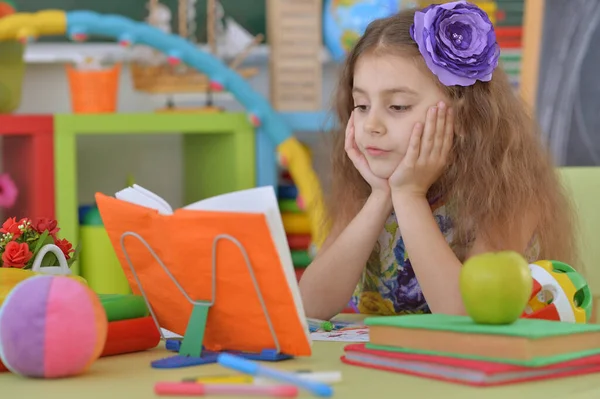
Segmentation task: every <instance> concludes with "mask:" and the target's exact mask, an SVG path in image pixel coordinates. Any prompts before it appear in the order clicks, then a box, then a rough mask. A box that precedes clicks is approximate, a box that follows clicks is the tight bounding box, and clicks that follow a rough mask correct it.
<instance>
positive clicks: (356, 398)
mask: <svg viewBox="0 0 600 399" xmlns="http://www.w3.org/2000/svg"><path fill="white" fill-rule="evenodd" d="M344 345H345V343H341V342H315V343H314V353H313V356H311V357H309V358H300V359H294V360H289V361H283V362H280V363H277V364H276V365H273V366H275V367H277V368H281V369H285V370H298V369H311V370H313V371H334V370H337V371H341V372H342V378H343V380H342V382H339V383H337V384H335V385H334V389H335V395H334V397H336V398H344V399H379V398H381V399H387V398H394V399H399V398H406V399H411V398H434V397H436V396H439V397H443V398H445V399H452V398H457V399H458V398H460V399H470V398H473V399H480V398H485V399H501V398H502V399H504V398H515V399H516V398H527V399H536V398H540V399H541V398H544V399H548V398H561V399H574V398H600V378H599V376H598V374H591V375H588V376H583V377H572V378H563V379H557V380H554V381H542V382H535V383H523V384H515V385H512V386H505V387H494V388H474V387H467V386H462V385H458V384H451V383H444V382H439V381H435V380H430V379H424V378H417V377H411V376H407V375H403V374H399V373H391V372H385V371H377V370H370V369H366V368H362V367H355V366H348V365H345V364H343V363H342V362H341V361H340V356H341V355H342V353H343V347H344ZM169 355H172V352H167V351H166V350H165V349H164V347H163V346H162V345H161V346H160V347H158V348H156V349H153V350H150V351H146V352H140V353H135V354H128V355H120V356H112V357H105V358H101V359H99V360H98V361H97V362H96V363H94V364H93V366H92V367H91V368H90V370H89V371H88V372H87V373H86V374H83V375H81V376H78V377H72V378H66V379H60V380H37V379H26V378H23V377H18V376H16V375H13V374H10V373H0V392H1V395H2V397H3V398H11V399H13V398H14V399H17V398H44V399H46V398H57V399H58V398H60V399H81V398H86V399H107V398H109V399H120V398H131V399H138V398H152V397H158V396H155V395H154V391H153V387H154V383H156V382H158V381H180V380H181V379H182V378H187V377H193V376H201V375H205V376H208V375H217V374H234V373H233V372H231V371H229V370H227V369H224V368H222V367H221V366H219V365H215V364H213V365H204V366H196V367H190V368H185V369H172V370H158V369H152V368H151V367H150V362H151V361H153V360H156V359H159V358H161V357H165V356H169ZM215 397H216V396H215ZM298 397H299V398H315V397H314V396H312V395H310V394H309V393H307V392H302V393H301V395H299V396H298ZM220 398H223V399H227V398H226V397H223V396H220Z"/></svg>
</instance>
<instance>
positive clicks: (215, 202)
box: [184, 186, 279, 213]
mask: <svg viewBox="0 0 600 399" xmlns="http://www.w3.org/2000/svg"><path fill="white" fill-rule="evenodd" d="M273 207H275V208H277V209H278V208H279V204H278V203H277V197H275V192H274V191H273V187H270V186H269V187H256V188H250V189H247V190H240V191H234V192H232V193H226V194H222V195H217V196H216V197H211V198H207V199H204V200H201V201H198V202H194V203H193V204H190V205H187V206H185V207H184V209H188V210H196V211H223V212H247V213H265V212H266V211H267V209H270V208H273Z"/></svg>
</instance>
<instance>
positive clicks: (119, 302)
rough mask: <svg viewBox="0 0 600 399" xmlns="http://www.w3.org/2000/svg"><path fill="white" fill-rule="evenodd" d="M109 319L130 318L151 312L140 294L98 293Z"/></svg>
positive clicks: (143, 315) (144, 315)
mask: <svg viewBox="0 0 600 399" xmlns="http://www.w3.org/2000/svg"><path fill="white" fill-rule="evenodd" d="M97 295H98V298H100V302H101V303H102V306H103V307H104V311H105V312H106V317H107V318H108V321H109V322H111V321H118V320H129V319H137V318H140V317H146V316H148V315H149V314H150V311H149V310H148V307H147V306H146V302H145V301H144V298H143V297H142V296H140V295H133V294H131V295H124V294H97Z"/></svg>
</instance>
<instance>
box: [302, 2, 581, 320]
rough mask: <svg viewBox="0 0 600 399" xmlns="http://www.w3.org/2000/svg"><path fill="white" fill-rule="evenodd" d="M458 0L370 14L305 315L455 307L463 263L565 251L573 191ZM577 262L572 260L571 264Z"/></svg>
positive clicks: (352, 68) (487, 32)
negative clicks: (486, 256) (568, 192)
mask: <svg viewBox="0 0 600 399" xmlns="http://www.w3.org/2000/svg"><path fill="white" fill-rule="evenodd" d="M498 57H499V48H498V45H497V43H496V38H495V34H494V30H493V26H492V24H491V23H490V21H489V19H488V17H487V15H486V14H485V13H484V12H483V11H481V10H480V9H479V8H477V7H476V6H474V5H472V4H469V3H466V2H463V1H458V2H453V3H446V4H442V5H432V6H429V7H427V8H425V9H423V10H419V11H415V10H406V11H403V12H401V13H399V14H397V15H394V16H392V17H389V18H386V19H380V20H376V21H374V22H373V23H371V24H370V25H369V27H368V28H367V30H366V32H365V34H364V35H363V37H362V38H361V39H360V40H359V41H358V43H357V44H356V46H355V47H354V49H353V50H352V51H351V52H350V54H349V55H348V57H347V60H346V63H345V66H344V69H343V72H342V74H341V78H340V82H339V87H338V90H337V96H336V99H337V116H338V118H339V120H340V122H341V123H342V126H346V128H345V131H340V132H338V133H336V134H335V136H334V145H333V154H332V161H333V165H332V166H333V178H332V187H331V198H330V203H329V209H328V216H329V220H328V224H329V226H330V227H331V228H330V233H329V236H328V238H327V239H326V241H325V242H324V244H323V246H322V247H321V249H320V251H319V253H318V255H317V256H316V257H315V259H314V260H313V262H312V264H311V265H310V266H309V267H308V269H307V270H306V272H305V273H304V275H303V277H302V280H301V281H300V290H301V293H302V297H303V302H304V306H305V309H306V313H307V316H308V317H314V318H320V319H328V318H330V317H332V316H334V315H335V314H337V313H339V312H340V311H341V310H342V309H343V308H345V307H346V305H347V304H348V301H349V300H350V304H351V305H352V306H354V307H355V309H356V310H357V311H359V312H361V313H370V314H383V315H392V314H403V313H429V312H435V313H448V314H464V312H465V310H464V308H463V304H462V300H461V296H460V292H459V284H458V281H459V273H460V269H461V266H462V263H463V262H464V261H465V260H466V259H467V258H468V257H470V256H473V255H475V254H479V253H484V252H490V251H500V250H514V251H517V252H519V253H521V254H523V255H524V256H525V257H526V259H527V260H529V261H530V262H531V261H534V260H536V259H555V260H561V261H563V262H566V263H570V264H572V265H573V262H574V259H573V257H574V253H573V252H574V251H573V248H574V246H573V237H572V235H573V233H572V228H571V216H570V212H569V204H568V201H567V199H566V196H565V195H564V194H563V191H562V189H561V186H560V183H559V181H558V178H557V175H556V171H555V168H554V165H553V164H552V162H551V161H550V159H549V157H548V155H547V153H546V151H545V149H544V147H543V145H542V143H541V141H540V137H539V135H538V132H537V130H536V126H535V123H534V121H533V118H532V117H531V116H530V115H528V114H527V113H526V107H525V106H524V104H522V103H521V102H520V101H519V100H518V98H517V96H516V95H515V94H514V91H513V88H512V87H511V85H510V83H509V81H508V79H507V77H506V75H505V74H504V73H503V71H502V70H501V69H500V68H499V67H498ZM573 266H575V265H573Z"/></svg>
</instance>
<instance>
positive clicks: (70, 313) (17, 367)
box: [0, 275, 107, 378]
mask: <svg viewBox="0 0 600 399" xmlns="http://www.w3.org/2000/svg"><path fill="white" fill-rule="evenodd" d="M106 333H107V320H106V313H105V311H104V309H103V308H102V305H101V303H100V301H99V299H98V297H97V296H96V295H95V294H94V293H93V292H92V290H90V289H89V288H88V287H87V286H86V285H85V284H82V283H81V282H79V281H76V280H73V279H70V278H67V277H64V276H50V275H45V276H35V277H33V278H30V279H27V280H25V281H23V282H21V283H19V284H18V285H17V286H16V287H15V288H14V289H13V290H12V291H11V293H10V294H9V295H8V297H7V298H6V300H5V301H4V304H3V305H2V307H1V308H0V360H2V363H3V364H4V365H5V366H6V368H8V369H9V370H10V371H12V372H13V373H15V374H18V375H22V376H25V377H37V378H60V377H69V376H74V375H78V374H81V373H84V372H85V371H87V369H88V368H89V367H90V366H91V365H92V364H93V363H94V362H95V361H96V359H98V357H99V356H100V354H101V353H102V350H103V348H104V344H105V342H106ZM66 359H68V360H66Z"/></svg>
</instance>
